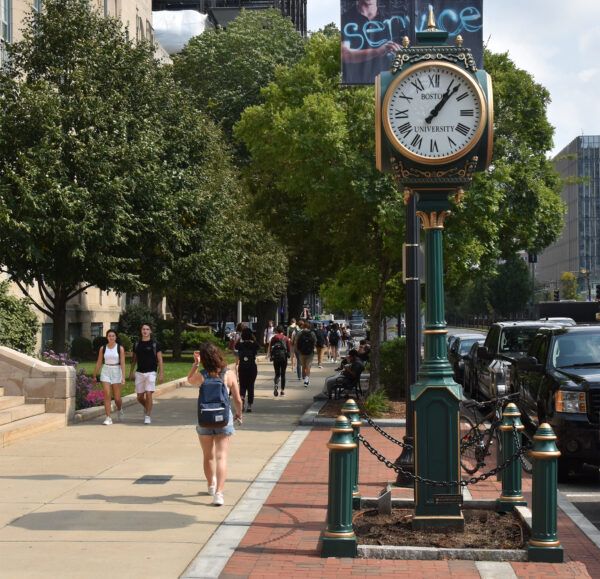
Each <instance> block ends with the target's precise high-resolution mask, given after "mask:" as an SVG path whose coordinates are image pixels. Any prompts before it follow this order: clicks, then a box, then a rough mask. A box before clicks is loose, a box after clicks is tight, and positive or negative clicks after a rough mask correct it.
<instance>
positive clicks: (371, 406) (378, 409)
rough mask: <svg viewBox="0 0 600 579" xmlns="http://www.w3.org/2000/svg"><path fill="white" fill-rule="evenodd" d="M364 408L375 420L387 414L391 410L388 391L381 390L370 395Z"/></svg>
mask: <svg viewBox="0 0 600 579" xmlns="http://www.w3.org/2000/svg"><path fill="white" fill-rule="evenodd" d="M364 407H365V412H366V413H367V414H368V415H369V416H371V417H373V418H377V417H378V416H381V415H383V414H385V413H386V412H387V411H388V410H389V409H390V400H389V398H388V395H387V393H386V391H385V390H384V389H383V388H379V389H377V390H375V392H372V393H371V394H369V395H368V396H367V398H366V399H365V402H364Z"/></svg>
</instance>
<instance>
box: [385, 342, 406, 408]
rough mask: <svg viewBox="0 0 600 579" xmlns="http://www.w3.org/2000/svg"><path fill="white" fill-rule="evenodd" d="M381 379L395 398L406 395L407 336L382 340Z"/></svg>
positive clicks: (401, 398) (398, 398) (402, 397)
mask: <svg viewBox="0 0 600 579" xmlns="http://www.w3.org/2000/svg"><path fill="white" fill-rule="evenodd" d="M379 360H380V365H381V366H380V380H381V384H382V385H383V387H384V388H385V389H386V391H387V392H388V393H389V395H390V397H391V398H392V399H393V400H404V399H405V396H406V385H405V381H406V379H405V374H404V372H405V367H406V338H396V339H395V340H390V341H388V342H382V344H381V346H380V350H379Z"/></svg>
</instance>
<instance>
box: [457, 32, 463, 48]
mask: <svg viewBox="0 0 600 579" xmlns="http://www.w3.org/2000/svg"><path fill="white" fill-rule="evenodd" d="M463 42H464V40H463V37H462V36H461V35H460V34H459V35H458V36H457V37H456V46H458V48H461V47H462V45H463Z"/></svg>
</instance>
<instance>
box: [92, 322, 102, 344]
mask: <svg viewBox="0 0 600 579" xmlns="http://www.w3.org/2000/svg"><path fill="white" fill-rule="evenodd" d="M91 325H92V329H91V336H92V341H93V340H94V338H98V337H99V336H102V335H103V334H104V324H103V323H102V322H92V324H91Z"/></svg>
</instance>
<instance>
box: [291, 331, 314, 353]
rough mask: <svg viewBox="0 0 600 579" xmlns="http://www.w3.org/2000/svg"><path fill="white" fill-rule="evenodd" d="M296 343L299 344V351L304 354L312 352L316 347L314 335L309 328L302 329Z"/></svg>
mask: <svg viewBox="0 0 600 579" xmlns="http://www.w3.org/2000/svg"><path fill="white" fill-rule="evenodd" d="M296 345H297V346H298V351H299V352H300V353H301V354H304V355H305V356H306V355H308V354H312V353H313V349H314V347H315V341H314V339H313V337H312V333H311V332H309V331H307V330H302V332H301V333H300V335H299V336H298V342H297V344H296Z"/></svg>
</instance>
